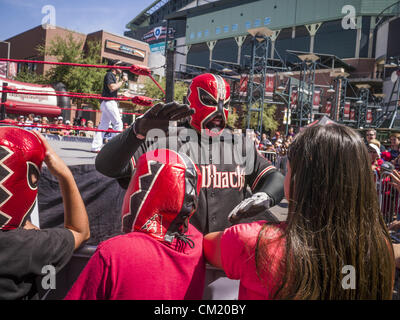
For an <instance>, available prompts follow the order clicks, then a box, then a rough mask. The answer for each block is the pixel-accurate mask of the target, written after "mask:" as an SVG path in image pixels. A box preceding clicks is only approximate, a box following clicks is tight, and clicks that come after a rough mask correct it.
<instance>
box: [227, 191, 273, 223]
mask: <svg viewBox="0 0 400 320" xmlns="http://www.w3.org/2000/svg"><path fill="white" fill-rule="evenodd" d="M270 203H271V199H270V197H269V196H268V195H267V194H266V193H265V192H258V193H256V194H254V195H253V196H252V197H250V198H247V199H245V200H243V201H242V202H241V203H239V204H238V205H237V206H236V207H235V208H234V209H233V210H232V211H231V213H230V214H229V216H228V220H229V222H231V223H232V224H236V223H239V222H240V220H242V219H245V218H250V217H253V216H256V215H258V214H259V213H262V212H267V210H268V209H269V207H270ZM270 220H271V221H270V222H275V223H277V222H279V220H278V219H277V218H276V217H275V216H273V215H271V219H270Z"/></svg>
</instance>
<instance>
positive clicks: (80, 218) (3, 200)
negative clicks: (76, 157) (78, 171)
mask: <svg viewBox="0 0 400 320" xmlns="http://www.w3.org/2000/svg"><path fill="white" fill-rule="evenodd" d="M0 158H1V160H0V300H3V299H6V300H15V299H37V298H39V297H38V292H37V288H36V285H35V280H36V278H37V277H38V276H43V273H42V270H43V267H45V266H46V265H51V266H52V267H54V268H55V270H56V272H57V271H58V270H60V269H61V268H62V267H64V266H65V265H66V263H67V262H68V261H69V259H70V258H71V256H72V253H73V251H74V250H75V249H77V248H78V247H79V246H80V245H81V244H82V243H83V242H84V241H86V240H87V239H88V238H89V235H90V231H89V222H88V217H87V213H86V209H85V206H84V203H83V201H82V198H81V195H80V193H79V190H78V188H77V186H76V183H75V180H74V178H73V176H72V173H71V171H70V170H69V169H68V167H67V166H66V165H65V163H64V162H63V161H62V160H61V159H60V158H59V157H58V156H57V154H56V153H55V152H54V150H53V149H52V148H51V147H50V146H49V144H48V143H47V141H46V140H45V138H44V137H43V136H41V135H40V134H39V133H35V132H33V131H27V130H23V129H20V128H15V127H8V126H4V127H0ZM43 161H44V162H45V163H46V165H47V168H48V170H49V171H50V172H51V173H52V174H53V175H54V176H55V177H56V178H57V179H58V182H59V185H60V188H61V193H62V196H63V200H64V208H65V213H64V226H65V227H64V228H53V229H43V230H39V229H38V228H37V227H36V226H34V225H33V224H32V223H31V222H30V221H29V218H30V214H31V213H32V211H33V208H34V207H35V203H36V196H37V192H38V179H39V177H40V171H41V167H42V163H43Z"/></svg>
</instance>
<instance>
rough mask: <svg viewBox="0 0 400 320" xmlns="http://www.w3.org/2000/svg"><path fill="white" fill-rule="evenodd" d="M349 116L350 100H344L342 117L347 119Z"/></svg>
mask: <svg viewBox="0 0 400 320" xmlns="http://www.w3.org/2000/svg"><path fill="white" fill-rule="evenodd" d="M349 118H350V102H349V101H346V102H345V103H344V110H343V119H345V120H349Z"/></svg>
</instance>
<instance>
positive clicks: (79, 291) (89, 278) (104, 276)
mask: <svg viewBox="0 0 400 320" xmlns="http://www.w3.org/2000/svg"><path fill="white" fill-rule="evenodd" d="M106 260H107V259H106V258H104V256H103V255H102V252H101V245H100V246H99V247H98V248H97V250H96V252H95V253H94V255H93V256H92V257H91V258H90V260H89V262H88V263H87V265H86V266H85V268H84V269H83V271H82V272H81V274H80V275H79V277H78V279H77V280H76V282H75V283H74V285H73V286H72V288H71V290H70V291H69V292H68V294H67V296H66V297H65V298H64V300H105V299H108V296H109V294H108V289H109V288H110V286H108V285H107V283H108V282H109V277H110V270H109V269H110V268H109V263H107V261H106Z"/></svg>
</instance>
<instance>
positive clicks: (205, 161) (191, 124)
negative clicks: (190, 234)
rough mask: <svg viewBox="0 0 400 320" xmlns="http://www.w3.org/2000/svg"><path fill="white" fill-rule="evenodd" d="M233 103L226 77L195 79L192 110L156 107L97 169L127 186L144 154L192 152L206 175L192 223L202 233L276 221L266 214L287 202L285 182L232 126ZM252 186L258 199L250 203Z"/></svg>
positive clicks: (106, 151) (107, 149)
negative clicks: (171, 126)
mask: <svg viewBox="0 0 400 320" xmlns="http://www.w3.org/2000/svg"><path fill="white" fill-rule="evenodd" d="M229 101H230V87H229V84H228V83H227V82H226V81H225V80H224V79H223V78H222V77H221V76H218V75H213V74H210V73H206V74H202V75H199V76H197V77H195V78H194V79H193V80H192V82H191V84H190V87H189V90H188V105H180V104H177V103H175V102H173V103H168V104H157V105H155V106H154V107H152V108H151V109H150V110H148V111H147V112H146V113H145V114H144V115H142V116H141V117H139V118H137V119H136V121H135V123H134V124H133V125H132V126H131V127H130V128H128V129H127V130H125V131H124V132H123V133H121V134H119V135H118V136H116V137H114V138H113V139H112V140H111V141H109V142H108V143H107V145H105V146H104V147H103V149H102V150H101V151H100V153H99V154H98V155H97V157H96V168H97V170H98V171H99V172H101V173H103V174H104V175H106V176H109V177H114V178H118V179H119V181H120V183H121V184H125V185H126V184H127V181H129V179H130V176H131V175H132V172H133V170H134V168H135V163H136V162H137V159H138V158H139V157H140V155H141V154H143V153H145V152H146V151H147V150H152V149H157V148H160V147H161V148H162V147H168V148H169V149H174V150H175V149H176V150H178V151H179V152H186V154H187V155H188V156H189V157H191V158H192V160H193V161H194V162H195V163H196V164H197V165H198V166H199V168H200V170H201V172H202V177H203V178H202V189H201V192H200V199H199V208H198V210H197V214H196V215H195V216H194V217H193V219H192V220H191V221H192V224H193V225H194V226H195V227H196V228H197V229H198V230H199V231H200V232H202V233H203V234H207V233H209V232H213V231H221V230H224V229H225V228H226V227H228V226H229V225H231V223H237V222H238V220H239V218H242V217H250V218H249V220H250V221H254V220H265V219H274V217H271V214H270V212H269V211H268V210H266V209H268V208H269V207H272V206H274V205H276V204H278V203H279V202H280V201H281V200H282V198H283V196H284V192H283V180H284V178H283V176H282V174H281V173H280V172H279V171H278V170H277V169H276V168H275V167H273V166H272V165H271V163H269V162H268V161H267V160H266V159H265V158H264V157H262V156H261V155H260V154H259V153H258V152H257V150H256V148H255V146H254V143H253V142H252V141H250V139H248V138H246V137H244V136H241V135H237V134H233V132H232V130H230V129H229V128H227V127H226V124H227V118H228V106H229ZM185 118H188V121H187V123H185V124H184V126H183V127H178V128H176V132H171V130H169V132H168V137H162V138H159V139H157V141H156V142H155V141H153V140H151V139H146V136H148V135H150V134H151V132H152V131H154V130H153V129H159V130H158V131H157V132H160V130H164V131H167V130H168V123H169V121H176V120H180V119H185ZM193 133H194V134H193ZM147 138H148V137H147ZM174 138H175V140H174ZM238 159H240V161H239V160H238ZM243 159H245V161H243ZM124 180H125V182H124ZM247 187H250V188H251V191H252V193H253V196H252V197H250V198H247V199H245V196H246V189H247ZM228 216H229V217H230V219H229V220H230V221H228Z"/></svg>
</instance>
